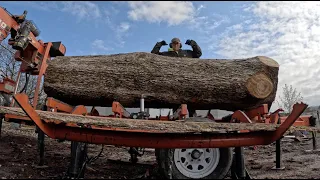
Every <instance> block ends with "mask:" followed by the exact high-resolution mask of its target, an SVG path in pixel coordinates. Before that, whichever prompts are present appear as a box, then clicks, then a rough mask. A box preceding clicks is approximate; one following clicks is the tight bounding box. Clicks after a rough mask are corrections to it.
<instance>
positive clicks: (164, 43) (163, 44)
mask: <svg viewBox="0 0 320 180" xmlns="http://www.w3.org/2000/svg"><path fill="white" fill-rule="evenodd" d="M160 44H161V45H162V46H166V45H168V44H167V42H166V41H165V40H163V41H161V42H160Z"/></svg>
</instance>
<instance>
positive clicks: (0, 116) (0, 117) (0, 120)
mask: <svg viewBox="0 0 320 180" xmlns="http://www.w3.org/2000/svg"><path fill="white" fill-rule="evenodd" d="M3 119H4V116H3V115H0V138H1V131H2V122H3Z"/></svg>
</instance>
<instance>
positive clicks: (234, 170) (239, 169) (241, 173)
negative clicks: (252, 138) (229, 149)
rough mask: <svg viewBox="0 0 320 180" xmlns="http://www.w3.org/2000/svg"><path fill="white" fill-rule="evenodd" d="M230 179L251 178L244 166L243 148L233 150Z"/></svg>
mask: <svg viewBox="0 0 320 180" xmlns="http://www.w3.org/2000/svg"><path fill="white" fill-rule="evenodd" d="M231 177H232V179H251V176H250V174H249V173H248V171H247V169H246V166H245V164H244V153H243V147H236V148H235V149H234V156H233V163H232V166H231Z"/></svg>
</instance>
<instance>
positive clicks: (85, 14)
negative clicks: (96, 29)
mask: <svg viewBox="0 0 320 180" xmlns="http://www.w3.org/2000/svg"><path fill="white" fill-rule="evenodd" d="M62 4H63V5H64V7H63V8H62V9H61V11H63V12H68V13H71V14H72V15H74V16H76V17H78V18H79V19H80V20H81V19H83V18H87V19H96V18H100V17H101V12H100V8H99V6H98V5H96V4H94V3H92V2H89V1H77V2H72V1H65V2H62Z"/></svg>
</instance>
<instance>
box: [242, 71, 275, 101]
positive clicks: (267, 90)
mask: <svg viewBox="0 0 320 180" xmlns="http://www.w3.org/2000/svg"><path fill="white" fill-rule="evenodd" d="M246 87H247V89H248V91H249V93H250V94H251V95H252V96H253V97H256V98H258V99H264V98H266V97H268V96H269V95H270V94H271V93H272V91H273V83H272V81H271V79H270V78H269V77H268V76H267V75H265V74H264V73H257V74H254V75H253V76H251V77H250V78H249V79H248V81H247V84H246Z"/></svg>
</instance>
